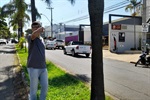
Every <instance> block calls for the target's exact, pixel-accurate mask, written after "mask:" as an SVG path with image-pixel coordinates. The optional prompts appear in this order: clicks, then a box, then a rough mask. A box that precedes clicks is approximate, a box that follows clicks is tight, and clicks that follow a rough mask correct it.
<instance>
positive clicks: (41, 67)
mask: <svg viewBox="0 0 150 100" xmlns="http://www.w3.org/2000/svg"><path fill="white" fill-rule="evenodd" d="M31 27H32V34H31V35H29V36H28V59H27V68H28V73H29V78H30V96H29V98H30V99H29V100H36V99H37V96H36V94H37V89H38V82H39V83H40V85H41V92H40V100H45V99H46V94H47V89H48V76H47V69H46V60H45V47H44V44H43V42H42V41H41V40H40V34H41V33H43V31H44V28H43V27H41V25H40V23H39V22H36V21H35V22H33V23H32V25H31Z"/></svg>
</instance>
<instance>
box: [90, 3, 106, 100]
mask: <svg viewBox="0 0 150 100" xmlns="http://www.w3.org/2000/svg"><path fill="white" fill-rule="evenodd" d="M88 8H89V16H90V25H91V39H92V66H91V69H92V83H91V100H105V94H104V75H103V52H102V30H103V12H104V0H88Z"/></svg>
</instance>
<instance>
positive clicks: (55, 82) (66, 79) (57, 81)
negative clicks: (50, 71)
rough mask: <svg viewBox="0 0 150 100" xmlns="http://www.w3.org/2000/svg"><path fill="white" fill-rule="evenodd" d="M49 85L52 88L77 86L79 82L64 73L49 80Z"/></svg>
mask: <svg viewBox="0 0 150 100" xmlns="http://www.w3.org/2000/svg"><path fill="white" fill-rule="evenodd" d="M49 84H50V85H51V86H54V87H62V86H71V85H75V84H79V80H77V79H76V78H75V76H73V75H71V74H68V73H66V74H64V75H61V76H58V77H54V78H52V79H49Z"/></svg>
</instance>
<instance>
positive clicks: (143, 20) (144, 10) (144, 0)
mask: <svg viewBox="0 0 150 100" xmlns="http://www.w3.org/2000/svg"><path fill="white" fill-rule="evenodd" d="M142 23H146V0H143V13H142ZM142 49H143V50H144V51H146V32H143V34H142Z"/></svg>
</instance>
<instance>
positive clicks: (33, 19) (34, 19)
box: [31, 0, 36, 22]
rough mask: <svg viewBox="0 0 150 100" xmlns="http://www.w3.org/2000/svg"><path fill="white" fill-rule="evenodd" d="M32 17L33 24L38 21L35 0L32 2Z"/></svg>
mask: <svg viewBox="0 0 150 100" xmlns="http://www.w3.org/2000/svg"><path fill="white" fill-rule="evenodd" d="M31 17H32V22H34V21H36V12H35V0H31Z"/></svg>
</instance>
